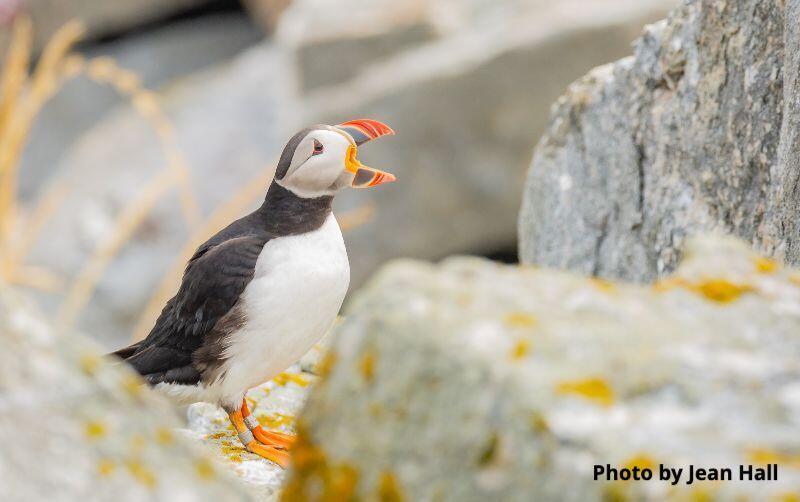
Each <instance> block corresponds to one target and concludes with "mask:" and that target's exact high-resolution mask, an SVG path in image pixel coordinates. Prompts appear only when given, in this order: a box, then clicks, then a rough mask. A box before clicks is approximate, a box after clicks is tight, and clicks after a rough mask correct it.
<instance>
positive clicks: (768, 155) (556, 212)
mask: <svg viewBox="0 0 800 502" xmlns="http://www.w3.org/2000/svg"><path fill="white" fill-rule="evenodd" d="M799 8H800V7H798V2H796V1H793V0H790V1H787V2H785V5H784V4H783V3H775V2H770V1H761V0H746V1H741V2H716V1H704V0H693V1H688V2H686V4H685V5H684V6H682V7H681V8H679V9H677V10H675V11H674V12H673V13H672V14H671V15H670V17H669V18H668V19H667V20H665V21H662V22H659V23H657V24H655V25H652V26H650V27H649V28H648V29H647V30H646V31H645V33H644V35H643V36H642V37H641V38H640V39H639V40H638V42H637V43H636V51H635V55H634V56H633V57H629V58H626V59H622V60H620V61H618V62H616V63H614V64H611V65H608V66H604V67H602V68H598V69H596V70H594V71H593V72H591V73H590V74H588V75H587V76H586V77H584V78H582V79H580V80H579V81H577V82H576V83H575V84H573V85H572V86H571V87H570V89H569V91H568V92H567V94H566V95H565V96H563V97H562V98H560V99H559V100H558V102H557V103H556V105H555V106H554V108H553V112H552V116H551V119H550V124H549V126H548V129H547V132H546V133H545V135H544V137H543V138H542V140H541V141H540V143H539V146H538V147H537V149H536V152H535V154H534V159H533V163H532V164H531V168H530V172H529V174H528V180H527V183H526V185H525V194H524V200H523V205H522V210H521V212H520V215H519V238H520V259H521V261H522V262H524V263H531V264H538V265H544V266H557V267H565V268H569V269H572V270H576V271H580V272H582V273H587V274H595V275H599V276H601V277H621V278H626V279H632V280H637V281H645V280H652V279H653V278H655V277H657V276H660V275H663V274H665V273H668V272H669V271H670V270H672V269H673V268H674V267H675V266H676V264H677V263H678V261H679V258H680V249H681V245H682V243H683V240H684V238H685V236H687V235H691V234H693V233H696V232H701V231H709V230H720V231H724V232H729V233H733V234H736V235H739V236H741V237H742V238H744V239H745V240H747V241H749V242H751V243H753V244H754V245H755V246H756V247H757V248H759V249H761V250H762V251H764V252H766V253H768V254H770V255H773V256H776V257H778V258H780V259H782V260H785V261H787V262H789V263H798V262H800V227H798V221H800V206H798V198H797V196H796V195H797V190H798V186H800V185H798V172H800V164H799V162H800V160H798V158H797V154H796V141H795V136H796V135H797V132H796V130H797V127H795V126H796V125H797V120H796V115H797V114H798V113H799V112H798V105H797V92H796V89H795V85H796V80H797V78H796V74H797V72H798V65H797V58H796V56H795V55H794V54H795V53H794V52H793V51H792V50H791V47H794V46H795V45H797V44H799V43H800V42H799V41H798V40H800V39H798V34H797V27H796V25H797V21H798V9H799Z"/></svg>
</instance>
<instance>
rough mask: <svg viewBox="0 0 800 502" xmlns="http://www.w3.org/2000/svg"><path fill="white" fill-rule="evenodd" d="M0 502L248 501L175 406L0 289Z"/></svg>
mask: <svg viewBox="0 0 800 502" xmlns="http://www.w3.org/2000/svg"><path fill="white" fill-rule="evenodd" d="M0 340H1V341H2V350H1V351H0V444H2V455H0V500H8V501H23V500H57V501H60V500H64V501H74V500H114V501H123V500H132V501H134V500H135V501H140V500H170V501H184V500H186V501H188V500H249V499H250V494H249V493H248V492H246V491H244V488H243V487H241V486H239V485H238V484H237V483H235V481H234V480H233V477H232V476H230V475H229V474H227V473H226V472H225V469H224V468H221V467H220V466H218V465H217V463H216V462H214V461H212V460H211V459H210V457H208V456H206V455H205V453H202V452H199V451H198V450H197V449H196V448H194V447H191V446H190V445H189V443H188V442H187V441H185V440H183V439H181V438H179V437H177V435H176V432H175V429H174V428H175V427H177V426H178V425H179V422H178V420H177V417H176V415H175V413H174V410H173V409H172V408H171V407H170V406H168V405H167V404H166V403H164V402H163V401H162V400H161V399H158V398H157V396H154V395H152V394H151V393H150V391H148V390H147V389H146V388H144V387H141V386H140V385H141V380H139V378H138V377H136V376H134V375H133V374H132V373H130V372H129V371H127V370H126V369H125V368H124V367H120V366H118V365H112V364H109V363H108V362H107V361H105V360H104V359H103V358H102V357H101V355H100V352H98V350H97V348H96V347H95V346H94V344H91V343H89V342H88V341H85V340H83V339H82V338H80V337H78V336H75V335H66V334H65V335H61V336H56V334H54V333H53V332H52V331H51V329H50V328H49V327H48V325H47V324H46V323H45V321H44V320H43V319H42V318H40V317H39V316H38V314H36V313H35V311H34V310H33V309H32V308H31V306H30V305H29V304H28V303H27V302H25V301H23V300H22V299H20V298H19V297H17V296H15V295H14V294H12V292H11V291H9V290H8V289H7V288H6V286H5V285H3V286H2V288H0Z"/></svg>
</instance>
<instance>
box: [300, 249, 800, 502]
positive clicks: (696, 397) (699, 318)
mask: <svg viewBox="0 0 800 502" xmlns="http://www.w3.org/2000/svg"><path fill="white" fill-rule="evenodd" d="M798 356H800V271H797V270H790V269H784V268H781V267H780V266H779V265H777V264H776V263H775V262H773V261H770V260H767V259H763V258H759V257H757V256H756V255H754V254H752V252H751V251H750V250H749V248H748V246H746V245H745V244H744V243H742V242H739V241H734V240H729V238H717V237H715V238H705V239H701V240H697V241H695V242H694V243H693V244H692V245H690V247H689V248H688V251H687V253H686V255H685V257H684V262H683V263H682V265H681V267H680V268H679V269H678V271H677V272H676V274H675V275H674V276H672V277H671V278H669V279H667V280H665V281H663V282H661V283H658V284H656V285H655V286H652V287H648V286H639V285H634V284H622V283H620V284H615V283H611V282H606V281H601V280H597V279H586V278H582V277H579V276H576V275H571V274H568V273H564V272H556V271H548V270H539V269H534V268H529V267H512V266H504V265H499V264H496V263H492V262H489V261H486V260H481V259H476V258H451V259H447V260H446V261H445V262H443V263H442V264H441V265H431V264H426V263H421V262H415V261H399V262H395V263H393V264H391V265H388V266H387V267H386V268H384V269H383V270H382V271H381V272H379V273H378V275H377V276H376V277H375V278H374V279H373V280H372V281H371V282H370V283H369V284H368V285H367V286H366V287H365V288H364V289H363V290H362V291H360V292H359V294H358V295H357V297H356V298H355V299H354V301H353V302H352V304H351V308H350V309H349V312H348V315H347V317H346V320H345V322H344V324H343V325H342V326H341V328H340V329H339V330H338V331H337V333H336V338H335V343H334V347H333V349H332V352H331V355H330V356H329V358H328V362H327V363H326V365H325V367H326V372H325V374H326V376H324V377H323V379H322V380H321V381H320V382H319V383H318V384H317V386H316V387H315V388H314V389H313V390H312V393H311V396H310V398H309V402H308V405H307V408H306V409H305V410H304V411H303V414H302V415H301V417H300V419H299V421H298V430H299V431H300V438H299V440H298V441H299V442H298V445H297V447H296V448H295V450H294V456H293V467H292V471H291V476H290V479H289V482H288V484H287V486H286V488H285V490H286V491H285V495H286V497H287V499H288V500H301V499H302V497H303V496H309V497H311V499H315V498H317V497H320V495H323V496H324V495H328V496H330V497H331V500H345V499H348V498H350V497H351V496H353V495H355V496H356V497H358V498H362V499H372V500H374V499H378V500H402V499H405V500H458V501H471V500H576V501H577V500H601V499H603V500H665V499H666V498H668V497H669V499H670V500H688V499H690V498H692V497H702V498H703V499H704V500H734V499H737V498H740V499H750V500H767V499H771V498H773V497H774V498H779V497H780V496H788V494H794V493H796V489H797V487H798V486H800V469H798V465H800V464H798V459H800V436H798V434H797V430H798V427H800V366H798V364H797V361H798ZM345 403H346V404H345ZM661 463H663V464H665V465H668V466H671V467H680V468H684V469H688V465H689V464H692V465H694V466H697V467H719V468H731V469H733V471H732V472H733V476H735V477H736V478H738V475H739V471H738V469H739V465H740V464H742V465H745V466H747V465H751V464H752V465H756V466H762V465H763V464H765V463H777V464H778V469H779V476H778V480H777V481H769V482H764V481H760V482H758V481H753V482H747V481H736V480H735V481H725V482H695V483H693V484H692V485H686V484H685V482H686V481H688V479H687V478H686V476H687V474H686V472H685V471H684V478H683V480H682V481H681V482H680V483H678V484H677V485H676V486H674V487H672V486H671V485H670V484H669V483H667V482H662V481H657V480H653V481H649V482H627V483H625V482H616V483H613V482H612V483H606V482H602V481H594V480H593V468H594V465H595V464H601V465H605V464H610V465H611V466H614V467H618V468H621V467H623V466H628V467H633V466H638V467H640V468H643V467H650V468H652V467H655V468H657V467H658V465H659V464H661ZM657 477H658V475H657V474H656V478H657Z"/></svg>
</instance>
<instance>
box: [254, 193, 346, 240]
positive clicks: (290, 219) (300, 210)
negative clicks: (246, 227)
mask: <svg viewBox="0 0 800 502" xmlns="http://www.w3.org/2000/svg"><path fill="white" fill-rule="evenodd" d="M332 202H333V197H331V196H325V197H314V198H305V197H300V196H298V195H295V194H294V193H292V192H291V191H290V190H288V189H286V188H284V187H282V186H280V185H279V184H277V183H275V182H274V181H273V182H272V184H271V185H270V186H269V190H268V191H267V197H266V198H265V199H264V203H263V204H261V207H260V208H258V210H257V211H256V212H257V213H258V214H259V216H260V219H261V221H262V222H263V223H264V225H265V226H266V230H267V231H268V232H270V233H271V234H273V235H292V234H302V233H305V232H310V231H312V230H316V229H318V228H319V227H321V226H322V224H323V223H325V220H326V219H327V218H328V215H329V214H331V203H332Z"/></svg>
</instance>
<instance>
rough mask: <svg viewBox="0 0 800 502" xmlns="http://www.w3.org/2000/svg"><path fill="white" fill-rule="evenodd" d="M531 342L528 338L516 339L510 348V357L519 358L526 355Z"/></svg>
mask: <svg viewBox="0 0 800 502" xmlns="http://www.w3.org/2000/svg"><path fill="white" fill-rule="evenodd" d="M530 349H531V344H530V342H528V340H517V343H515V344H514V348H513V349H511V359H515V360H519V359H522V358H523V357H525V356H527V355H528V353H529V352H530Z"/></svg>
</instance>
